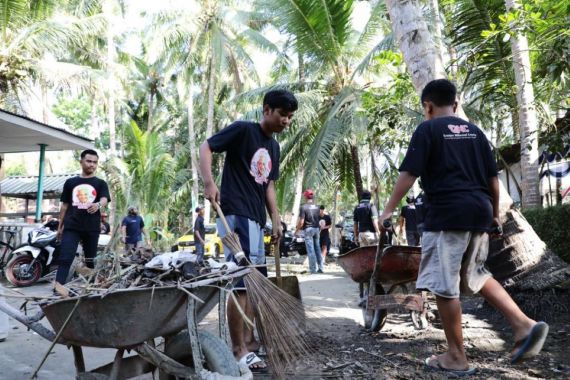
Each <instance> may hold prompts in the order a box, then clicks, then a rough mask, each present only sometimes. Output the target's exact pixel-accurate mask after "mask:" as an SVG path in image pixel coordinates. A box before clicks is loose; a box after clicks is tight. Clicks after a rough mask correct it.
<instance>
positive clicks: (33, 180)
mask: <svg viewBox="0 0 570 380" xmlns="http://www.w3.org/2000/svg"><path fill="white" fill-rule="evenodd" d="M76 175H77V174H48V175H45V176H44V186H43V187H44V199H54V198H59V196H60V194H61V191H62V190H63V184H64V183H65V181H66V180H67V179H68V178H71V177H75V176H76ZM37 192H38V177H37V176H12V177H6V178H4V179H3V180H2V181H0V196H2V197H7V198H24V199H36V198H37V195H38V194H37Z"/></svg>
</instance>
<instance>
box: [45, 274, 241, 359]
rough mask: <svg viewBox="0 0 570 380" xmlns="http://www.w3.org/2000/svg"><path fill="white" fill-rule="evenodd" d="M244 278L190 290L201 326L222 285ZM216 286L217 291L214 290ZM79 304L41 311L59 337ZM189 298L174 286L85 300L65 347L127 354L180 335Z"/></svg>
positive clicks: (68, 328)
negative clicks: (123, 350) (142, 345)
mask: <svg viewBox="0 0 570 380" xmlns="http://www.w3.org/2000/svg"><path fill="white" fill-rule="evenodd" d="M244 274H245V272H242V273H239V274H230V275H229V276H224V278H221V277H219V278H213V279H211V280H208V281H200V283H204V282H206V284H203V285H200V286H195V287H185V289H186V290H187V291H189V292H191V293H192V294H193V295H195V296H196V297H198V298H199V299H200V300H202V301H203V303H202V302H197V308H196V317H195V320H196V321H201V320H202V319H203V318H204V317H205V316H206V315H207V314H208V313H209V312H210V311H211V310H212V309H213V308H214V307H215V306H216V305H217V304H218V302H219V291H220V289H219V286H223V285H224V283H223V282H222V283H220V280H222V279H224V280H232V279H233V280H234V281H235V280H237V279H239V278H241V277H242V276H243V275H244ZM209 285H213V286H209ZM77 301H78V298H69V299H63V300H58V301H55V302H51V303H48V304H42V305H40V306H41V308H42V311H43V312H44V314H45V316H46V318H47V319H48V321H49V323H50V324H51V326H52V327H53V329H54V331H55V332H56V333H57V332H58V331H59V330H60V329H61V327H62V326H63V324H64V322H65V320H66V319H67V317H68V316H69V314H70V313H71V311H72V310H73V308H74V307H75V304H76V303H77ZM187 304H188V294H186V293H185V292H184V291H182V290H180V289H178V288H177V287H175V286H164V287H155V288H141V289H121V290H116V291H113V292H110V293H108V294H106V295H100V294H95V295H89V296H86V297H84V298H83V299H82V300H81V302H80V303H79V305H78V306H77V309H76V310H75V312H74V313H73V315H72V317H71V319H70V321H69V322H68V324H67V326H66V328H65V330H64V331H63V332H62V335H61V338H60V340H59V342H60V343H65V344H73V345H78V346H88V347H101V348H128V347H131V346H135V345H138V344H140V343H143V342H146V341H147V340H149V339H152V338H155V337H159V336H167V335H171V334H175V333H177V332H179V331H181V330H183V329H185V328H187V326H188V321H187V317H186V310H187Z"/></svg>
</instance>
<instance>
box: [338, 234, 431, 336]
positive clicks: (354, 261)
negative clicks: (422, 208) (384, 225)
mask: <svg viewBox="0 0 570 380" xmlns="http://www.w3.org/2000/svg"><path fill="white" fill-rule="evenodd" d="M384 234H385V232H382V234H381V237H380V243H378V244H379V245H370V246H361V247H358V248H355V249H353V250H351V251H349V252H347V253H345V254H343V255H340V256H338V257H337V262H338V264H339V265H340V266H341V267H342V269H344V271H345V272H346V273H347V274H348V275H349V276H350V278H351V279H352V280H353V281H355V282H357V283H358V284H359V297H360V299H359V306H360V307H361V308H362V315H363V319H364V327H365V328H366V329H368V330H370V331H380V330H381V329H382V327H384V324H385V323H386V319H387V315H388V310H393V309H402V308H404V309H406V310H409V313H410V316H411V319H412V323H413V325H414V327H415V328H416V329H425V328H426V327H427V311H428V304H427V301H426V298H425V292H422V294H410V289H409V285H410V284H411V283H413V282H414V281H416V279H417V277H418V270H419V267H420V260H421V248H420V247H412V246H406V245H392V246H387V247H385V248H384V246H383V243H382V242H383V241H384ZM386 289H387V290H386Z"/></svg>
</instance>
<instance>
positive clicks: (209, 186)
mask: <svg viewBox="0 0 570 380" xmlns="http://www.w3.org/2000/svg"><path fill="white" fill-rule="evenodd" d="M204 198H206V199H207V200H209V201H210V202H217V203H220V191H219V190H218V186H216V184H215V183H214V182H213V181H212V182H209V183H206V184H205V186H204Z"/></svg>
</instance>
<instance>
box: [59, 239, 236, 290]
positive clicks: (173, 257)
mask: <svg viewBox="0 0 570 380" xmlns="http://www.w3.org/2000/svg"><path fill="white" fill-rule="evenodd" d="M115 257H116V255H114V254H113V253H108V254H107V255H103V256H101V257H99V258H98V259H97V265H96V268H95V269H94V270H89V271H87V270H86V269H83V267H79V268H78V269H76V272H77V274H78V276H77V278H75V279H74V280H72V281H70V282H68V283H66V284H65V285H59V284H58V285H59V288H58V289H56V290H57V292H58V293H59V295H60V296H62V297H64V298H67V297H73V296H75V295H78V294H84V295H96V294H100V295H102V296H105V295H106V294H108V293H110V292H112V291H115V290H120V289H137V288H148V287H157V286H174V287H178V288H181V289H183V288H184V286H185V285H186V284H190V283H193V282H196V281H200V280H205V279H210V278H214V277H218V276H220V275H222V274H224V273H226V272H229V271H233V270H235V269H236V267H237V266H236V265H235V264H233V263H218V262H216V261H215V260H213V259H208V260H206V261H204V262H200V263H199V262H197V261H196V255H195V254H193V253H190V252H168V253H163V254H159V255H154V254H153V253H152V252H149V251H148V250H146V251H144V252H143V251H139V252H135V253H133V254H132V255H130V256H128V257H121V258H120V259H119V263H120V268H119V270H118V271H117V268H116V260H115ZM87 272H88V273H89V274H90V275H89V276H84V274H86V273H87Z"/></svg>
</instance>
